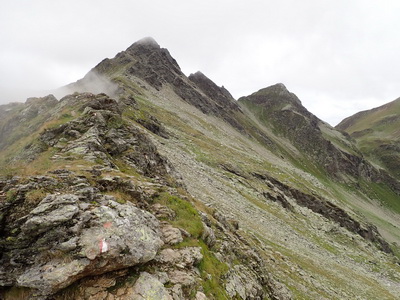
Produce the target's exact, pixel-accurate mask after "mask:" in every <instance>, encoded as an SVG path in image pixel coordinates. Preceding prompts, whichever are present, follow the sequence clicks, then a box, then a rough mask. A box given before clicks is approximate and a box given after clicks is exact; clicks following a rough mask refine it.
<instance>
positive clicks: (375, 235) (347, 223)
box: [253, 173, 392, 253]
mask: <svg viewBox="0 0 400 300" xmlns="http://www.w3.org/2000/svg"><path fill="white" fill-rule="evenodd" d="M253 176H255V177H256V178H258V179H261V180H262V181H264V182H265V183H266V185H267V186H269V188H271V189H273V190H274V193H270V192H266V193H264V196H266V198H267V199H269V200H273V201H277V202H279V203H281V205H282V206H283V207H285V208H288V209H290V210H292V209H293V208H292V205H291V204H290V200H289V199H293V200H294V201H295V202H296V203H297V204H298V205H300V206H303V207H307V208H309V209H311V210H312V211H313V212H315V213H317V214H320V215H322V216H324V217H325V218H327V219H329V220H332V221H334V222H336V223H338V224H339V225H340V226H342V227H344V228H346V229H348V230H349V231H351V232H354V233H356V234H358V235H360V236H362V237H363V238H364V239H366V240H369V241H371V242H374V243H376V244H377V245H378V246H379V248H380V249H381V250H382V251H384V252H386V253H392V249H391V248H390V246H389V244H388V243H387V242H386V241H385V240H384V239H383V238H382V236H381V235H380V234H379V232H378V229H377V228H376V226H374V225H372V224H365V225H362V224H361V223H360V222H359V221H357V220H355V219H354V218H353V217H351V216H350V215H349V214H348V213H347V212H346V211H345V210H344V209H342V208H340V207H338V206H337V205H335V204H333V203H332V202H329V201H328V200H326V199H323V198H322V197H320V196H317V195H311V194H306V193H304V192H302V191H300V190H298V189H295V188H293V187H290V186H288V185H286V184H284V183H282V182H280V181H278V180H276V179H274V178H272V177H271V176H268V175H267V174H258V173H254V174H253Z"/></svg>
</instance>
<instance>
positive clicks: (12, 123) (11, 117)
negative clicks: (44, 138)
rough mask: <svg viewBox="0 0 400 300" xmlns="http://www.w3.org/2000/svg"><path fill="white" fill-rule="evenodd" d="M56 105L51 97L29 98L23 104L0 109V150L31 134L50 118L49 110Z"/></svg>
mask: <svg viewBox="0 0 400 300" xmlns="http://www.w3.org/2000/svg"><path fill="white" fill-rule="evenodd" d="M57 104H58V100H57V99H56V98H55V97H54V96H53V95H48V96H46V97H42V98H29V99H27V100H26V102H25V104H15V105H12V106H11V107H10V105H8V106H4V108H3V109H4V112H2V109H0V116H1V118H0V150H2V149H4V148H5V147H6V146H7V145H11V144H12V143H13V142H15V141H17V140H18V139H20V138H22V137H26V136H28V135H29V134H32V133H33V132H35V131H36V130H37V129H39V128H40V126H41V125H43V123H44V122H45V121H47V120H48V119H50V118H51V109H52V108H54V107H55V106H56V105H57Z"/></svg>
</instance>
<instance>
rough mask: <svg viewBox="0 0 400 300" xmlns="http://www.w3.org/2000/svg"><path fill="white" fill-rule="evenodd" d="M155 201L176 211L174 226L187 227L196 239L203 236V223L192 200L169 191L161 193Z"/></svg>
mask: <svg viewBox="0 0 400 300" xmlns="http://www.w3.org/2000/svg"><path fill="white" fill-rule="evenodd" d="M155 201H156V202H158V203H160V204H163V205H166V206H168V207H169V208H171V209H172V210H173V211H175V213H176V218H175V220H173V221H172V224H173V225H174V226H176V227H180V228H183V229H185V230H186V231H188V232H189V233H190V234H191V236H192V237H193V238H195V239H197V238H200V237H201V235H202V234H203V224H202V223H201V218H200V216H199V213H198V211H197V210H196V209H195V208H194V207H193V205H192V204H191V203H190V202H188V201H185V200H183V199H181V198H179V197H178V196H173V195H171V194H169V193H167V192H163V193H160V194H159V195H158V196H157V197H156V199H155Z"/></svg>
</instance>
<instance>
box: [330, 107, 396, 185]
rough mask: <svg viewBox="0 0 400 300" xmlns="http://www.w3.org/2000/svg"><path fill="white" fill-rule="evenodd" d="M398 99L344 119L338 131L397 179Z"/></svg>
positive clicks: (338, 126)
mask: <svg viewBox="0 0 400 300" xmlns="http://www.w3.org/2000/svg"><path fill="white" fill-rule="evenodd" d="M399 126H400V99H397V100H394V101H392V102H390V103H388V104H385V105H382V106H380V107H377V108H374V109H371V110H367V111H363V112H359V113H357V114H355V115H353V116H351V117H349V118H346V119H345V120H343V121H342V122H340V124H338V125H337V128H338V129H340V130H343V131H345V132H347V133H348V134H350V135H351V137H352V138H354V139H355V140H356V141H357V144H358V145H359V148H360V150H361V151H362V152H363V153H364V154H365V155H366V156H367V157H369V158H370V159H371V160H372V161H373V162H375V163H376V164H377V165H379V166H380V167H382V168H385V169H386V170H388V171H389V172H390V173H391V174H392V175H394V176H396V177H397V178H400V171H399V170H400V154H399V153H400V152H399V150H400V144H399V142H400V131H399Z"/></svg>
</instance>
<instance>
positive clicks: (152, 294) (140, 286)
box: [128, 272, 173, 300]
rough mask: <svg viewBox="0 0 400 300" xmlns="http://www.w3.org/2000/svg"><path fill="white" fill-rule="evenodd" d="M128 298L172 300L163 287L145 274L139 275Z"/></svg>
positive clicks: (156, 280) (152, 277) (155, 279)
mask: <svg viewBox="0 0 400 300" xmlns="http://www.w3.org/2000/svg"><path fill="white" fill-rule="evenodd" d="M128 296H129V297H131V298H129V299H137V300H173V299H172V297H171V296H170V295H169V294H168V292H167V289H166V288H165V287H164V285H163V284H162V283H161V282H160V281H159V280H158V279H157V278H156V277H154V276H152V275H150V274H149V273H147V272H143V273H141V274H140V277H139V279H138V280H137V281H136V283H135V285H134V286H133V288H132V290H131V291H130V295H128Z"/></svg>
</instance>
